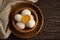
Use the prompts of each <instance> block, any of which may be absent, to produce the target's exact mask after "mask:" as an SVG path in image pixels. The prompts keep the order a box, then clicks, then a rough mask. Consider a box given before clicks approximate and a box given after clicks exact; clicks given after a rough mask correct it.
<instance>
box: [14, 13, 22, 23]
mask: <svg viewBox="0 0 60 40" xmlns="http://www.w3.org/2000/svg"><path fill="white" fill-rule="evenodd" d="M14 18H15V21H18V22H20V21H21V20H22V15H21V14H16V15H15V16H14Z"/></svg>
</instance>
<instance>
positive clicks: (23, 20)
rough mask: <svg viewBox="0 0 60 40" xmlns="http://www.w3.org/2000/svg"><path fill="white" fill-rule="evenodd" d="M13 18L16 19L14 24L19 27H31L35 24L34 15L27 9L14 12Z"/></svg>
mask: <svg viewBox="0 0 60 40" xmlns="http://www.w3.org/2000/svg"><path fill="white" fill-rule="evenodd" d="M14 18H15V21H17V22H16V26H17V27H19V28H20V29H25V28H26V27H27V28H33V27H34V25H35V20H34V16H33V15H32V13H31V11H30V10H28V9H24V10H22V12H21V14H16V15H15V16H14Z"/></svg>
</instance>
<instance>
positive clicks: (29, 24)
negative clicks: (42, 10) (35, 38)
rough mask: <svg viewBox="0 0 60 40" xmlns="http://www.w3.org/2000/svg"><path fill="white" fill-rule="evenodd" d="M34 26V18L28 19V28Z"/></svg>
mask: <svg viewBox="0 0 60 40" xmlns="http://www.w3.org/2000/svg"><path fill="white" fill-rule="evenodd" d="M34 26H35V20H30V21H29V23H28V26H27V27H28V28H33V27H34Z"/></svg>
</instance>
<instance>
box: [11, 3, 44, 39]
mask: <svg viewBox="0 0 60 40" xmlns="http://www.w3.org/2000/svg"><path fill="white" fill-rule="evenodd" d="M20 3H28V4H31V5H33V6H35V7H36V8H37V9H38V10H39V11H40V13H41V15H42V24H41V27H40V28H39V30H38V31H37V32H36V33H35V34H34V35H32V36H28V37H21V36H18V35H17V34H16V33H14V31H12V30H11V29H10V30H11V32H12V33H13V34H14V35H15V36H17V37H19V38H31V37H34V36H36V35H37V34H38V33H39V32H40V31H41V29H42V27H43V24H44V16H43V12H42V10H41V8H40V7H38V6H37V5H35V4H33V3H31V2H30V3H29V2H20Z"/></svg>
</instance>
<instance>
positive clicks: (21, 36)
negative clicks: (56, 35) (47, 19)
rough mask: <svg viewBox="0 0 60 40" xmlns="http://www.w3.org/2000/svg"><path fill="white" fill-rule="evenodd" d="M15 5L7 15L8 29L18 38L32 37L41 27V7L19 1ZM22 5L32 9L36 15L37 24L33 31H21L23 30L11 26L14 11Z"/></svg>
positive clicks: (42, 21) (42, 20) (42, 19)
mask: <svg viewBox="0 0 60 40" xmlns="http://www.w3.org/2000/svg"><path fill="white" fill-rule="evenodd" d="M16 5H17V6H16ZM16 5H15V6H13V7H12V10H11V14H10V16H9V19H10V21H9V25H10V30H11V31H12V33H13V34H14V35H16V36H17V37H19V38H30V37H34V36H35V35H37V34H38V33H39V32H40V31H41V29H42V27H43V23H44V17H43V13H42V11H41V9H40V8H39V7H38V6H37V5H35V4H33V3H30V2H20V3H17V4H16ZM23 7H28V8H31V9H33V10H34V11H35V12H36V13H37V15H38V24H37V26H36V28H35V29H34V30H33V31H31V32H27V33H23V32H20V31H18V30H16V28H15V27H13V24H12V17H13V15H14V13H15V12H16V10H19V9H20V8H23Z"/></svg>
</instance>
